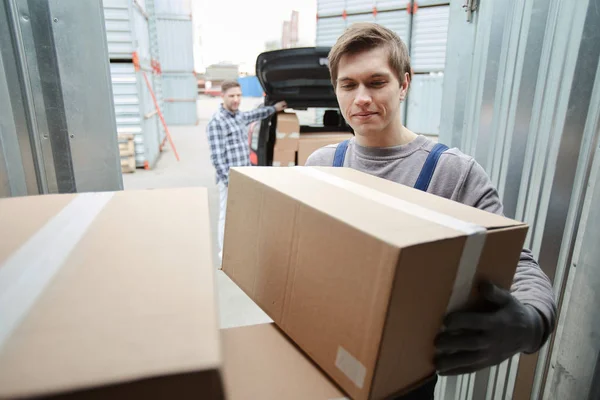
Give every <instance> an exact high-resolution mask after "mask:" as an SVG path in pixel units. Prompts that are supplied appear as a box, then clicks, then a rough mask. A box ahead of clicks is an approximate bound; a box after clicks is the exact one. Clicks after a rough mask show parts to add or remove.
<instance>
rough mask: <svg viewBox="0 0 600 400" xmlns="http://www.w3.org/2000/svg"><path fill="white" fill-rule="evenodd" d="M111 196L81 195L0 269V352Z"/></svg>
mask: <svg viewBox="0 0 600 400" xmlns="http://www.w3.org/2000/svg"><path fill="white" fill-rule="evenodd" d="M113 195H114V193H112V192H104V193H82V194H79V195H77V196H76V197H75V198H74V199H73V200H72V201H71V202H70V203H69V204H67V206H66V207H65V208H63V209H62V210H61V211H60V212H59V213H58V214H56V215H55V216H54V217H52V218H51V219H50V220H49V221H48V222H47V223H46V224H45V225H44V226H42V227H41V228H40V229H39V230H38V231H37V232H36V233H35V234H34V235H33V236H31V238H29V240H27V241H26V242H25V243H24V244H23V245H21V247H20V248H19V249H17V250H16V251H15V252H14V253H13V254H12V255H11V256H10V257H9V258H8V259H7V260H6V261H4V263H2V265H1V266H0V316H1V317H0V349H1V348H2V347H3V346H4V344H5V342H6V340H7V339H8V338H9V337H10V335H11V334H12V332H13V330H14V329H15V328H16V327H17V326H18V325H19V324H20V322H21V321H22V319H23V318H24V317H25V316H26V315H27V313H28V312H29V310H30V309H31V307H32V306H33V304H34V303H35V302H36V300H37V299H38V297H39V296H40V295H41V294H42V293H43V291H44V289H45V288H46V286H47V285H48V283H49V282H50V281H51V280H52V278H53V277H54V276H55V275H56V273H57V272H58V271H59V270H60V268H61V267H62V265H63V264H64V262H65V261H66V260H67V258H68V256H69V254H70V253H71V251H72V250H73V249H74V248H75V246H76V245H77V243H78V242H79V241H80V240H81V238H82V237H83V235H84V234H85V232H86V231H87V229H88V228H89V226H90V225H91V223H92V222H93V221H94V219H95V218H96V216H97V215H98V214H99V213H100V211H102V209H103V208H104V207H105V206H106V204H107V203H108V202H109V201H110V199H111V198H112V197H113Z"/></svg>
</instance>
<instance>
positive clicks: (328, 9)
mask: <svg viewBox="0 0 600 400" xmlns="http://www.w3.org/2000/svg"><path fill="white" fill-rule="evenodd" d="M345 9H346V0H319V1H317V14H318V15H319V16H320V17H324V16H327V15H342V13H343V12H344V10H345Z"/></svg>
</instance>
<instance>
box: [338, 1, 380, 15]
mask: <svg viewBox="0 0 600 400" xmlns="http://www.w3.org/2000/svg"><path fill="white" fill-rule="evenodd" d="M345 7H346V12H347V13H348V14H356V13H370V12H372V11H373V7H375V0H346V5H345Z"/></svg>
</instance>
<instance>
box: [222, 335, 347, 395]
mask: <svg viewBox="0 0 600 400" xmlns="http://www.w3.org/2000/svg"><path fill="white" fill-rule="evenodd" d="M221 340H222V342H223V361H224V368H223V370H224V372H223V380H224V383H225V391H226V394H227V399H228V400H248V399H260V400H282V399H285V400H343V399H345V396H344V394H343V393H342V392H341V391H340V390H339V389H338V388H337V387H336V386H335V385H334V384H333V383H332V382H331V381H330V380H329V379H328V378H327V377H326V376H325V375H324V374H323V373H322V372H321V371H320V370H319V369H318V367H317V366H315V364H314V363H313V362H311V361H310V360H309V359H308V358H307V357H306V356H305V355H304V354H303V353H302V351H300V350H299V349H298V348H297V347H296V346H295V345H294V344H293V343H292V342H291V341H290V340H289V339H288V338H287V337H286V336H285V335H284V334H283V333H282V332H281V331H280V330H279V329H277V328H276V327H275V326H274V325H273V324H263V325H254V326H245V327H240V328H231V329H224V330H222V331H221Z"/></svg>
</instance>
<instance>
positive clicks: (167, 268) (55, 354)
mask: <svg viewBox="0 0 600 400" xmlns="http://www.w3.org/2000/svg"><path fill="white" fill-rule="evenodd" d="M0 236H1V237H2V240H1V241H0V293H1V294H2V296H0V320H1V321H2V322H1V323H0V398H12V397H30V396H36V397H37V396H51V395H60V396H65V397H71V396H73V397H81V396H83V397H86V398H88V397H90V398H190V397H194V398H202V399H207V398H208V399H221V398H222V395H223V393H222V386H221V377H220V368H221V354H220V339H219V331H218V321H217V314H216V309H215V291H214V285H213V282H214V275H213V274H214V267H213V264H212V260H211V253H212V251H211V250H212V248H211V245H210V231H209V215H208V201H207V191H206V189H200V188H198V189H174V190H152V191H126V192H117V193H95V194H91V193H84V194H79V195H46V196H32V197H23V198H10V199H3V200H0ZM61 398H62V397H61Z"/></svg>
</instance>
